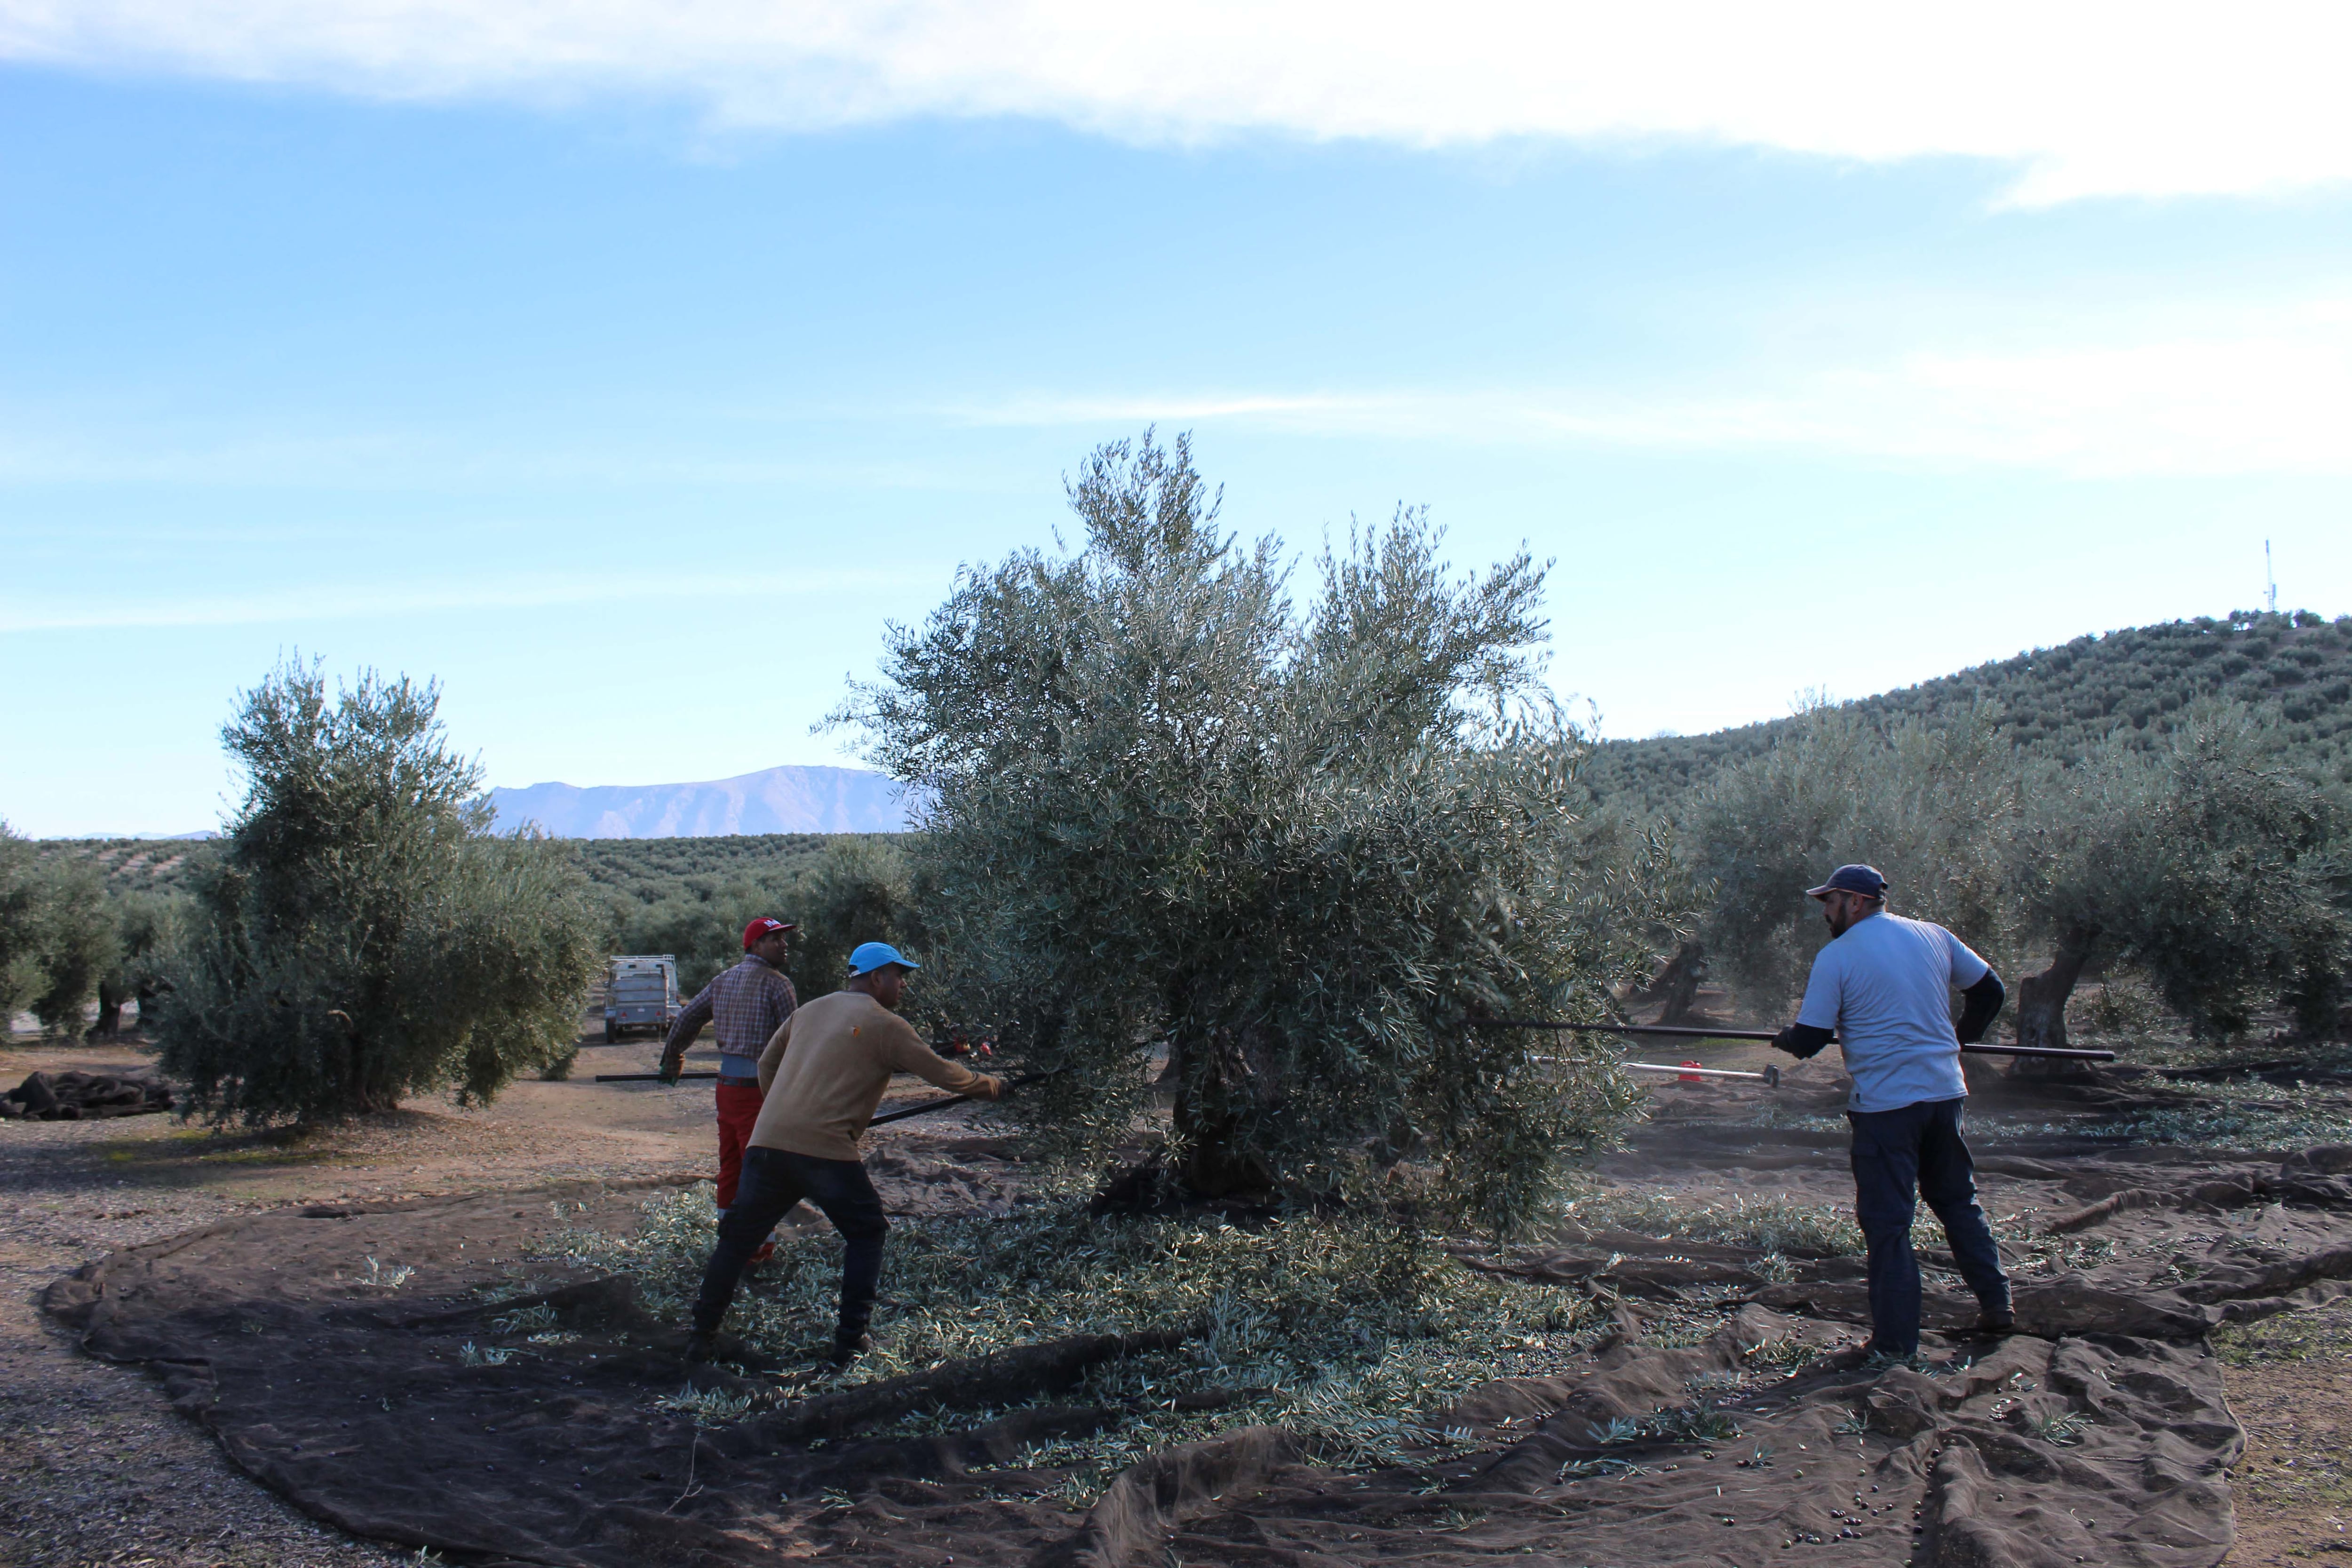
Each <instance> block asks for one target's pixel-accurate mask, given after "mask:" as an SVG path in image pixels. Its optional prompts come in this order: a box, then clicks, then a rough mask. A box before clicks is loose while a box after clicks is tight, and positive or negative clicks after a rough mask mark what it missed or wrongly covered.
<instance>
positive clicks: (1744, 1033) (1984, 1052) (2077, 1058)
mask: <svg viewBox="0 0 2352 1568" xmlns="http://www.w3.org/2000/svg"><path fill="white" fill-rule="evenodd" d="M1475 1023H1476V1025H1477V1026H1478V1027H1479V1028H1482V1029H1551V1030H1558V1031H1562V1032H1565V1033H1570V1034H1591V1035H1654V1036H1665V1037H1672V1038H1675V1039H1685V1040H1761V1041H1763V1042H1764V1043H1765V1044H1767V1045H1769V1044H1770V1043H1771V1042H1772V1041H1774V1040H1776V1039H1778V1038H1780V1037H1779V1036H1777V1035H1775V1034H1773V1033H1771V1032H1770V1031H1769V1030H1766V1029H1691V1028H1684V1027H1681V1026H1675V1025H1667V1024H1561V1023H1555V1022H1553V1021H1551V1020H1550V1019H1548V1018H1479V1019H1476V1020H1475ZM1959 1049H1960V1053H1961V1054H1962V1055H1963V1056H1971V1057H2048V1058H2055V1059H2057V1060H2059V1061H2070V1062H2111V1061H2113V1060H2115V1059H2116V1053H2115V1052H2113V1051H2077V1050H2065V1049H2061V1048H2060V1047H2056V1046H1961V1047H1959Z"/></svg>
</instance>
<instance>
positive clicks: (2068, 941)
mask: <svg viewBox="0 0 2352 1568" xmlns="http://www.w3.org/2000/svg"><path fill="white" fill-rule="evenodd" d="M2098 943H2099V933H2098V932H2097V931H2089V930H2082V929H2077V930H2073V931H2066V932H2064V933H2063V935H2061V936H2060V937H2059V939H2058V948H2057V951H2056V952H2053V954H2052V955H2051V958H2050V967H2049V968H2047V969H2044V970H2043V971H2042V973H2039V974H2029V975H2026V976H2025V977H2024V978H2023V979H2021V980H2020V981H2019V982H2018V983H2017V1014H2016V1017H2017V1043H2018V1044H2019V1045H2021V1046H2040V1047H2051V1048H2054V1049H2059V1050H2063V1049H2064V1048H2065V1047H2066V1001H2067V998H2069V997H2071V996H2073V995H2074V985H2075V983H2076V982H2077V981H2079V980H2081V979H2082V978H2083V971H2084V969H2085V968H2086V967H2088V966H2089V964H2090V962H2091V960H2092V958H2093V957H2094V956H2095V954H2096V952H2097V951H2098ZM2034 1065H2036V1064H2035V1063H2034V1060H2033V1058H2031V1057H2021V1058H2018V1061H2017V1068H2018V1069H2019V1070H2023V1069H2025V1068H2030V1067H2032V1066H2034Z"/></svg>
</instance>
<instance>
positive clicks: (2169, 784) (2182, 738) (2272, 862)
mask: <svg viewBox="0 0 2352 1568" xmlns="http://www.w3.org/2000/svg"><path fill="white" fill-rule="evenodd" d="M2272 730H2273V724H2272V721H2270V720H2269V719H2268V718H2266V716H2265V715H2263V713H2261V712H2259V711H2257V710H2252V709H2249V708H2247V707H2245V706H2244V705H2242V704H2234V703H2215V704H2208V705H2205V706H2204V707H2202V708H2200V710H2197V711H2196V712H2194V713H2192V715H2191V716H2190V718H2189V721H2188V722H2187V723H2185V724H2184V725H2182V726H2181V728H2180V729H2179V731H2176V733H2175V734H2174V735H2173V736H2172V737H2171V738H2170V740H2169V742H2168V744H2167V745H2166V746H2165V747H2164V748H2163V749H2162V750H2161V751H2158V752H2154V753H2150V752H2142V751H2136V750H2131V749H2127V748H2125V747H2122V746H2111V747H2109V748H2108V749H2107V750H2106V751H2105V752H2103V753H2101V754H2100V755H2098V756H2096V757H2095V758H2093V759H2091V760H2090V761H2088V762H2087V763H2084V765H2082V766H2080V767H2077V768H2074V769H2068V770H2063V771H2062V770H2056V769H2052V770H2048V771H2046V772H2045V773H2042V775H2041V777H2040V778H2039V780H2038V781H2037V784H2038V787H2037V788H2036V790H2035V791H2034V794H2033V806H2032V815H2031V817H2030V820H2029V822H2028V824H2027V826H2026V831H2024V832H2023V833H2022V834H2021V836H2020V837H2019V839H2018V841H2017V844H2016V849H2015V860H2014V873H2013V876H2014V880H2015V883H2016V886H2017V889H2018V893H2019V897H2020V899H2021V903H2022V906H2023V910H2024V916H2025V919H2026V920H2027V921H2029V922H2030V929H2031V930H2032V932H2033V933H2034V935H2035V936H2036V937H2038V938H2039V939H2040V940H2041V941H2042V942H2044V943H2046V944H2047V951H2048V952H2049V953H2050V960H2049V963H2048V964H2047V966H2046V967H2044V968H2043V969H2042V970H2041V971H2039V972H2038V973H2033V974H2030V975H2027V976H2025V977H2024V980H2023V983H2022V984H2021V985H2020V987H2019V994H2018V1010H2017V1029H2018V1038H2019V1040H2020V1042H2021V1043H2022V1044H2026V1045H2039V1046H2063V1045H2064V1044H2065V1043H2066V1002H2067V998H2068V997H2070V996H2071V995H2072V994H2074V987H2075V984H2077V982H2079V981H2080V980H2081V978H2082V976H2083V975H2084V973H2085V972H2086V971H2088V970H2090V969H2091V968H2092V967H2093V966H2094V965H2098V964H2114V965H2127V966H2130V967H2132V968H2135V969H2137V970H2138V971H2139V972H2141V973H2144V974H2145V975H2147V978H2148V979H2149V981H2150V982H2152V983H2153V984H2154V985H2155V986H2156V988H2157V991H2158V994H2161V995H2162V996H2163V998H2164V1001H2165V1004H2166V1005H2167V1006H2168V1007H2170V1008H2171V1009H2172V1010H2173V1011H2174V1012H2175V1013H2177V1014H2179V1016H2181V1017H2183V1018H2185V1019H2187V1020H2188V1021H2189V1026H2190V1027H2191V1028H2192V1029H2193V1030H2194V1031H2195V1032H2196V1033H2197V1034H2198V1035H2199V1036H2200V1037H2207V1038H2215V1037H2234V1036H2237V1035H2241V1034H2242V1033H2244V1032H2245V1030H2246V1028H2247V1026H2248V1025H2249V1024H2250V1023H2251V1021H2252V1015H2253V1013H2254V1011H2255V1010H2256V1009H2257V1008H2258V1007H2260V1006H2262V1005H2266V1004H2268V1003H2270V1002H2273V1001H2283V1002H2284V1004H2285V1005H2287V1006H2288V1007H2289V1008H2290V1009H2291V1010H2292V1011H2293V1012H2294V1015H2295V1017H2296V1021H2297V1024H2298V1026H2299V1027H2300V1028H2301V1029H2302V1030H2303V1032H2304V1033H2305V1034H2307V1035H2312V1036H2320V1035H2325V1034H2328V1033H2332V1032H2333V1030H2334V1027H2335V1022H2336V1009H2337V1007H2338V1006H2339V1005H2340V1003H2341V1001H2342V998H2343V994H2344V986H2345V974H2346V972H2347V964H2352V911H2347V908H2346V900H2345V891H2346V889H2345V885H2344V874H2345V870H2346V867H2345V863H2344V860H2343V856H2342V851H2343V847H2344V842H2343V829H2344V823H2343V820H2342V816H2341V813H2340V811H2339V810H2338V808H2337V807H2336V805H2334V804H2333V803H2332V802H2331V801H2330V800H2329V798H2328V797H2327V796H2326V795H2324V794H2323V793H2321V792H2320V791H2319V790H2318V789H2316V788H2315V787H2314V786H2313V785H2312V784H2310V783H2309V782H2308V781H2307V780H2305V779H2304V778H2302V777H2301V776H2299V775H2298V774H2297V773H2294V771H2293V770H2292V769H2290V768H2287V767H2285V766H2284V765H2283V764H2282V763H2280V761H2279V759H2278V758H2277V757H2276V756H2275V754H2274V751H2275V747H2274V744H2273V740H2274V737H2273V734H2272Z"/></svg>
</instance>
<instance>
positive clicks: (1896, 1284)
mask: <svg viewBox="0 0 2352 1568" xmlns="http://www.w3.org/2000/svg"><path fill="white" fill-rule="evenodd" d="M1805 894H1806V896H1807V897H1808V898H1812V899H1817V900H1820V901H1821V905H1822V918H1823V919H1824V920H1825V921H1827V922H1828V924H1829V928H1830V938H1831V941H1830V943H1829V945H1828V946H1827V947H1824V948H1822V951H1821V952H1819V953H1818V954H1817V955H1815V957H1814V959H1813V971H1812V975H1811V979H1809V980H1808V981H1807V982H1806V983H1805V1000H1804V1003H1803V1005H1801V1006H1800V1007H1799V1008H1798V1010H1797V1021H1796V1022H1795V1023H1794V1024H1791V1025H1790V1026H1789V1027H1787V1028H1785V1029H1783V1030H1781V1031H1780V1037H1778V1038H1777V1039H1775V1040H1774V1041H1773V1044H1774V1045H1776V1046H1778V1047H1780V1049H1782V1050H1784V1051H1787V1052H1788V1053H1789V1054H1790V1055H1791V1056H1793V1057H1796V1058H1799V1059H1803V1058H1808V1057H1811V1056H1813V1055H1815V1054H1817V1053H1818V1052H1819V1051H1820V1050H1821V1049H1822V1047H1824V1046H1826V1045H1828V1044H1829V1043H1830V1041H1831V1040H1832V1039H1835V1040H1837V1041H1838V1043H1839V1046H1840V1048H1841V1050H1842V1051H1843V1055H1844V1057H1845V1068H1846V1071H1847V1072H1848V1073H1849V1074H1851V1075H1852V1077H1853V1093H1852V1095H1851V1096H1850V1097H1849V1098H1848V1100H1847V1101H1846V1120H1847V1121H1849V1122H1851V1123H1852V1124H1853V1183H1854V1217H1855V1218H1856V1219H1857V1220H1859V1221H1860V1222H1861V1225H1862V1234H1863V1239H1864V1241H1866V1242H1867V1243H1868V1244H1869V1247H1870V1327H1871V1336H1870V1348H1871V1349H1872V1350H1873V1351H1875V1352H1878V1353H1880V1354H1882V1355H1888V1356H1896V1357H1904V1358H1908V1357H1910V1356H1913V1355H1916V1354H1917V1353H1918V1350H1919V1261H1918V1259H1917V1258H1915V1257H1913V1256H1912V1252H1911V1216H1912V1215H1913V1213H1914V1212H1915V1211H1916V1208H1917V1205H1918V1200H1919V1199H1920V1198H1921V1197H1925V1198H1926V1199H1927V1206H1928V1208H1930V1209H1931V1210H1933V1211H1934V1212H1935V1215H1936V1217H1937V1219H1938V1220H1939V1221H1941V1222H1942V1224H1943V1226H1944V1235H1945V1237H1946V1238H1947V1239H1948V1241H1950V1243H1951V1247H1952V1257H1953V1259H1954V1260H1955V1261H1956V1262H1957V1263H1958V1265H1959V1270H1960V1277H1961V1278H1962V1279H1966V1280H1967V1281H1968V1282H1969V1289H1971V1290H1973V1291H1975V1292H1976V1297H1977V1301H1978V1304H1979V1308H1980V1309H1981V1313H1982V1315H1981V1316H1980V1317H1979V1319H1978V1323H1977V1326H1978V1328H1979V1331H1983V1332H1987V1333H2008V1332H2009V1331H2011V1330H2013V1329H2014V1328H2015V1327H2016V1326H2017V1319H2016V1317H2015V1315H2014V1314H2013V1313H2012V1312H2011V1308H2010V1294H2009V1278H2008V1276H2007V1275H2005V1274H2003V1273H2002V1272H2001V1268H2000V1251H1999V1250H1998V1249H1997V1248H1996V1247H1994V1245H1993V1239H1992V1229H1991V1227H1990V1226H1988V1225H1986V1224H1985V1217H1984V1210H1983V1209H1981V1208H1979V1206H1978V1205H1977V1189H1976V1166H1975V1163H1974V1162H1973V1161H1971V1160H1970V1159H1969V1146H1968V1144H1967V1143H1966V1142H1962V1140H1961V1138H1960V1107H1961V1105H1962V1103H1963V1102H1964V1101H1965V1100H1967V1098H1968V1092H1969V1086H1968V1083H1967V1080H1966V1079H1963V1078H1962V1077H1961V1075H1960V1051H1959V1047H1961V1046H1963V1045H1967V1044H1972V1043H1974V1042H1975V1041H1977V1040H1979V1039H1981V1038H1983V1037H1984V1032H1985V1030H1986V1029H1987V1028H1988V1027H1989V1026H1990V1025H1991V1023H1992V1020H1993V1016H1994V1015H1995V1014H1997V1013H1999V1012H2000V1005H2001V1003H2002V1001H2003V1000H2004V999H2005V998H2006V996H2007V992H2006V991H2005V990H2004V989H2003V988H2002V986H2001V983H2000V976H1999V975H1997V974H1995V973H1993V972H1992V966H1991V965H1990V964H1989V963H1986V962H1985V961H1984V960H1983V959H1981V958H1979V957H1978V956H1977V955H1976V954H1975V953H1974V952H1970V951H1969V947H1968V944H1967V943H1965V942H1962V941H1960V939H1959V938H1958V937H1956V936H1954V935H1953V934H1952V933H1951V932H1950V931H1946V930H1945V929H1944V928H1943V927H1942V926H1939V925H1936V924H1934V923H1933V922H1931V921H1914V920H1906V919H1904V918H1903V917H1902V916H1901V915H1896V914H1889V913H1888V912H1887V910H1886V879H1885V878H1884V877H1882V876H1880V875H1879V874H1878V872H1877V870H1876V869H1875V868H1873V867H1869V866H1841V867H1839V868H1837V869H1836V870H1835V871H1832V872H1831V873H1830V878H1829V880H1828V881H1826V882H1823V883H1822V885H1821V886H1820V887H1818V888H1808V889H1805ZM1956 988H1957V989H1958V991H1959V992H1960V994H1961V995H1962V997H1963V998H1964V999H1965V1003H1964V1005H1963V1007H1962V1009H1961V1013H1960V1017H1959V1021H1958V1023H1957V1024H1955V1023H1954V1022H1953V1019H1952V992H1953V990H1954V989H1956Z"/></svg>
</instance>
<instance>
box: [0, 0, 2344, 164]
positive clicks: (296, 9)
mask: <svg viewBox="0 0 2352 1568" xmlns="http://www.w3.org/2000/svg"><path fill="white" fill-rule="evenodd" d="M2347 46H2352V11H2347V9H2346V8H2345V7H2343V6H2341V5H2331V4H2326V3H2318V4H2311V3H2305V4H2276V3H2273V4H2263V3H2260V0H2240V3H2238V4H2235V5H2228V6H2221V5H2210V4H2206V5H2182V4H2178V3H2175V4H2170V5H2166V4H2148V3H2146V0H2137V3H2133V4H2122V3H2117V0H2101V3H2094V4H2071V5H2070V4H2063V3H2062V4H2056V5H2053V4H2050V3H2049V0H2036V3H2033V4H2027V3H2024V0H1990V3H1987V4H1979V5H1970V6H1959V5H1945V6H1940V7H1930V6H1920V5H1887V4H1885V3H1884V0H1826V3H1824V0H1813V3H1810V4H1807V3H1803V0H1789V3H1784V4H1780V5H1759V4H1755V3H1754V0H1663V3H1653V4H1646V5H1624V4H1615V3H1612V4H1599V3H1594V0H1581V3H1574V4H1554V5H1534V4H1527V3H1524V0H1522V3H1502V0H1456V3H1454V4H1450V5H1431V4H1428V3H1427V0H1288V3H1268V0H1192V3H1190V4H1187V5H1173V6H1141V5H1105V4H1102V3H1101V0H799V3H793V0H782V3H779V0H570V3H565V0H342V3H340V4H337V3H334V0H0V55H4V56H10V57H14V58H18V59H24V60H40V61H50V62H57V63H61V64H69V65H77V66H84V67H94V68H106V69H162V70H171V71H187V72H194V73H199V74H204V75H212V76H222V77H228V78H233V79H247V80H256V81H278V82H289V83H297V84H305V85H311V86H320V87H326V88H330V89H342V90H352V91H358V92H364V93H373V94H382V95H389V96H394V97H421V98H435V97H457V96H469V95H488V96H498V97H507V98H525V99H559V100H561V99H570V98H578V97H581V96H583V95H594V94H600V93H608V92H614V91H619V92H626V93H637V94H656V95H662V96H670V97H683V98H685V99H688V100H694V101H698V102H699V103H701V104H702V105H704V106H706V108H707V110H708V111H709V113H710V114H711V116H712V117H713V118H714V119H715V120H716V121H719V122H720V123H722V124H728V125H738V126H750V127H780V128H787V129H802V128H817V127H824V126H832V125H841V124H850V123H858V122H867V121H881V120H888V119H894V118H898V117H902V116H909V115H946V116H978V115H1003V114H1010V115H1024V116H1036V117H1041V118H1045V119H1049V120H1055V121H1063V122H1066V123H1068V124H1072V125H1076V126H1078V127H1081V128H1083V129H1086V130H1089V131H1096V132H1106V133H1108V134H1112V135H1117V136H1121V137H1128V138H1135V139H1144V140H1175V141H1191V140H1199V139H1204V138H1214V137H1218V136H1221V135H1226V134H1230V133H1234V132H1280V133H1292V134H1298V135H1304V136H1307V137H1314V138H1329V137H1366V138H1373V139H1378V140H1383V141H1392V142H1403V143H1407V144H1412V145H1445V144H1463V143H1476V142H1486V141H1489V140H1493V139H1497V138H1507V137H1518V136H1532V137H1565V138H1572V139H1578V140H1582V141H1596V140H1597V141H1615V140H1634V141H1650V140H1655V139H1667V140H1673V141H1693V142H1702V143H1719V144H1727V145H1738V146H1758V147H1770V148H1780V149H1786V150H1790V151H1794V152H1799V153H1819V154H1825V155H1829V156H1832V157H1839V158H1855V159H1864V160H1871V161H1884V160H1889V159H1899V158H1910V157H1918V156H1928V155H1942V154H1948V155H1958V156H1964V157H1975V158H1990V159H1998V160H2004V161H2010V162H2013V163H2017V164H2018V165H2020V167H2021V177H2020V180H2019V183H2018V184H2017V186H2016V187H2015V190H2014V192H2013V193H2012V195H2013V197H2014V199H2016V200H2019V201H2022V202H2027V203H2048V202H2057V201H2064V200H2068V199H2073V198H2078V197H2083V196H2091V195H2183V194H2199V193H2207V194H2230V195H2244V194H2252V193H2264V192H2275V191H2284V190H2291V189H2295V188H2299V187H2305V186H2310V185H2314V184H2323V183H2327V182H2334V181H2341V180H2344V179H2346V178H2347V177H2352V93H2347V92H2346V91H2345V90H2344V89H2343V82H2342V69H2341V67H2342V62H2343V61H2344V59H2345V58H2347V54H2352V47H2347Z"/></svg>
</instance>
